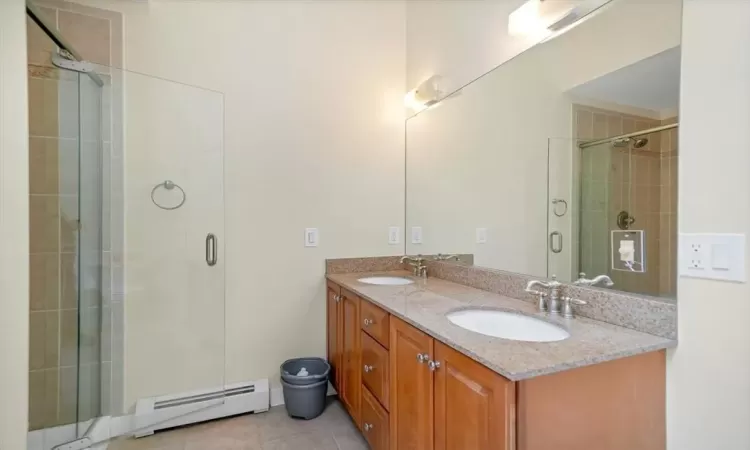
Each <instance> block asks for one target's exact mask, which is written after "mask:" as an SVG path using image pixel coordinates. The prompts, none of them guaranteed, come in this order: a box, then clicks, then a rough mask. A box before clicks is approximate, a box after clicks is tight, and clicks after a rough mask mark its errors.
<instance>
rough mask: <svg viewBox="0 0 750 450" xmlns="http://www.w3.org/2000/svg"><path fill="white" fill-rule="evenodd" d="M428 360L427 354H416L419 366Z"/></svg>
mask: <svg viewBox="0 0 750 450" xmlns="http://www.w3.org/2000/svg"><path fill="white" fill-rule="evenodd" d="M429 360H430V355H428V354H427V353H417V361H419V364H424V363H426V362H427V361H429Z"/></svg>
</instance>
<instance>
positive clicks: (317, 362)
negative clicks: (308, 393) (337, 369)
mask: <svg viewBox="0 0 750 450" xmlns="http://www.w3.org/2000/svg"><path fill="white" fill-rule="evenodd" d="M302 368H305V370H307V373H308V375H307V376H298V375H297V374H298V373H299V371H300V370H302ZM330 372H331V365H330V364H328V362H327V361H326V360H325V359H323V358H294V359H289V360H286V361H284V363H283V364H282V365H281V379H282V380H284V381H286V382H287V383H289V384H302V385H305V384H313V383H317V382H319V381H322V380H327V379H328V375H329V374H330Z"/></svg>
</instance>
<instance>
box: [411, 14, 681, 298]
mask: <svg viewBox="0 0 750 450" xmlns="http://www.w3.org/2000/svg"><path fill="white" fill-rule="evenodd" d="M681 10H682V2H681V1H680V0H660V1H658V2H644V1H640V0H612V1H610V2H609V3H607V4H606V5H605V6H602V7H601V8H599V9H598V10H596V11H594V12H592V13H591V14H589V15H588V16H586V17H585V18H583V19H581V20H579V21H578V22H577V23H576V24H575V25H574V26H572V27H570V28H569V29H567V30H564V32H561V33H558V35H556V36H553V37H551V38H550V39H547V40H546V41H545V42H542V43H540V44H538V45H536V46H534V47H532V48H531V49H529V50H527V51H525V52H524V53H521V54H520V55H518V56H516V57H515V58H513V59H512V60H510V61H508V62H506V63H504V64H503V65H501V66H499V67H497V68H496V69H495V70H493V71H491V72H489V73H488V74H486V75H484V76H483V77H481V78H479V79H478V80H477V81H475V82H473V83H471V84H469V85H467V86H465V87H463V88H462V89H460V90H459V91H457V92H455V93H453V94H451V95H448V96H447V97H445V98H443V99H442V100H441V101H440V102H438V103H437V104H435V105H433V106H431V107H429V108H428V109H425V110H423V111H421V112H420V113H418V114H416V115H414V116H412V117H411V118H410V119H409V120H408V121H407V152H406V154H407V156H406V159H407V163H406V166H407V183H406V184H407V186H406V191H407V198H406V204H407V210H406V227H407V228H406V229H407V233H406V235H407V243H406V251H407V253H408V254H425V255H434V254H438V253H442V254H471V255H473V264H475V265H478V266H484V267H490V268H494V269H500V270H504V271H509V272H517V273H523V274H528V275H533V276H538V277H551V276H553V275H555V276H556V277H557V278H558V279H559V280H562V281H566V282H574V281H576V280H579V279H580V280H581V282H582V283H593V282H595V286H599V287H602V288H609V289H617V290H621V291H626V292H631V293H637V294H643V295H649V296H654V297H661V298H664V299H674V298H675V295H676V289H675V286H676V278H677V267H676V261H677V177H678V173H677V170H678V164H677V161H678V158H679V150H678V142H677V135H678V133H677V130H678V116H677V112H678V100H679V78H680V31H681V30H680V24H681ZM464 263H466V261H464ZM581 274H585V275H581Z"/></svg>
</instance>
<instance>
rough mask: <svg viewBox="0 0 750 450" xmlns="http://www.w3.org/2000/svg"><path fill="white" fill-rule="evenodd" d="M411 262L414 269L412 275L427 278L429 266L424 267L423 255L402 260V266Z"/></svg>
mask: <svg viewBox="0 0 750 450" xmlns="http://www.w3.org/2000/svg"><path fill="white" fill-rule="evenodd" d="M406 261H409V265H410V266H411V268H412V273H413V274H414V276H415V277H422V278H427V266H425V265H424V261H425V260H424V258H422V255H417V256H408V255H407V256H404V257H402V258H401V264H403V263H405V262H406Z"/></svg>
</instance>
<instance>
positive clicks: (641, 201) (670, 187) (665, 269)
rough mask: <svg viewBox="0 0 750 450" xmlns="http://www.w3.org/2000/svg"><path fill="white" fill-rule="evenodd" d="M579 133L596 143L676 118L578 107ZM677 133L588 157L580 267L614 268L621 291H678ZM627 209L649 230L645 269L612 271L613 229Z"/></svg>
mask: <svg viewBox="0 0 750 450" xmlns="http://www.w3.org/2000/svg"><path fill="white" fill-rule="evenodd" d="M574 117H575V124H574V133H575V136H576V138H577V139H581V140H590V139H601V138H606V137H611V136H617V135H620V134H624V133H630V132H633V131H638V130H644V129H648V128H653V127H656V126H659V125H662V124H667V123H671V122H674V121H676V118H673V119H669V120H665V121H660V120H656V119H652V118H648V117H641V116H634V115H630V114H624V113H620V112H617V111H611V110H604V109H599V108H593V107H589V106H582V105H574ZM676 136H677V132H676V130H670V131H666V132H658V133H652V134H650V135H648V136H645V137H647V138H648V139H649V142H648V144H647V145H646V146H645V147H643V148H641V149H632V146H627V147H619V148H618V147H614V146H613V145H611V144H601V145H598V146H596V147H589V148H587V149H584V150H583V152H584V153H582V155H581V163H582V167H581V203H580V208H581V225H580V227H581V228H580V236H581V244H580V266H581V271H583V272H586V274H587V275H589V276H594V275H598V274H602V273H609V274H610V276H611V277H612V280H613V281H614V282H615V286H617V287H618V288H619V289H621V290H624V291H628V292H635V293H641V294H647V295H654V296H663V297H674V296H675V293H676V286H675V284H676V275H675V273H676V238H677V228H676V222H677V221H676V217H677V216H676V195H677V139H676ZM623 210H626V211H628V212H629V213H630V214H631V215H632V216H634V217H635V219H636V222H635V223H634V224H633V226H632V229H640V230H645V234H646V243H645V247H646V258H647V264H646V272H645V273H630V272H624V271H616V270H612V269H611V256H612V254H611V245H610V231H611V230H615V229H618V228H617V225H616V217H617V214H618V213H619V212H620V211H623Z"/></svg>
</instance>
